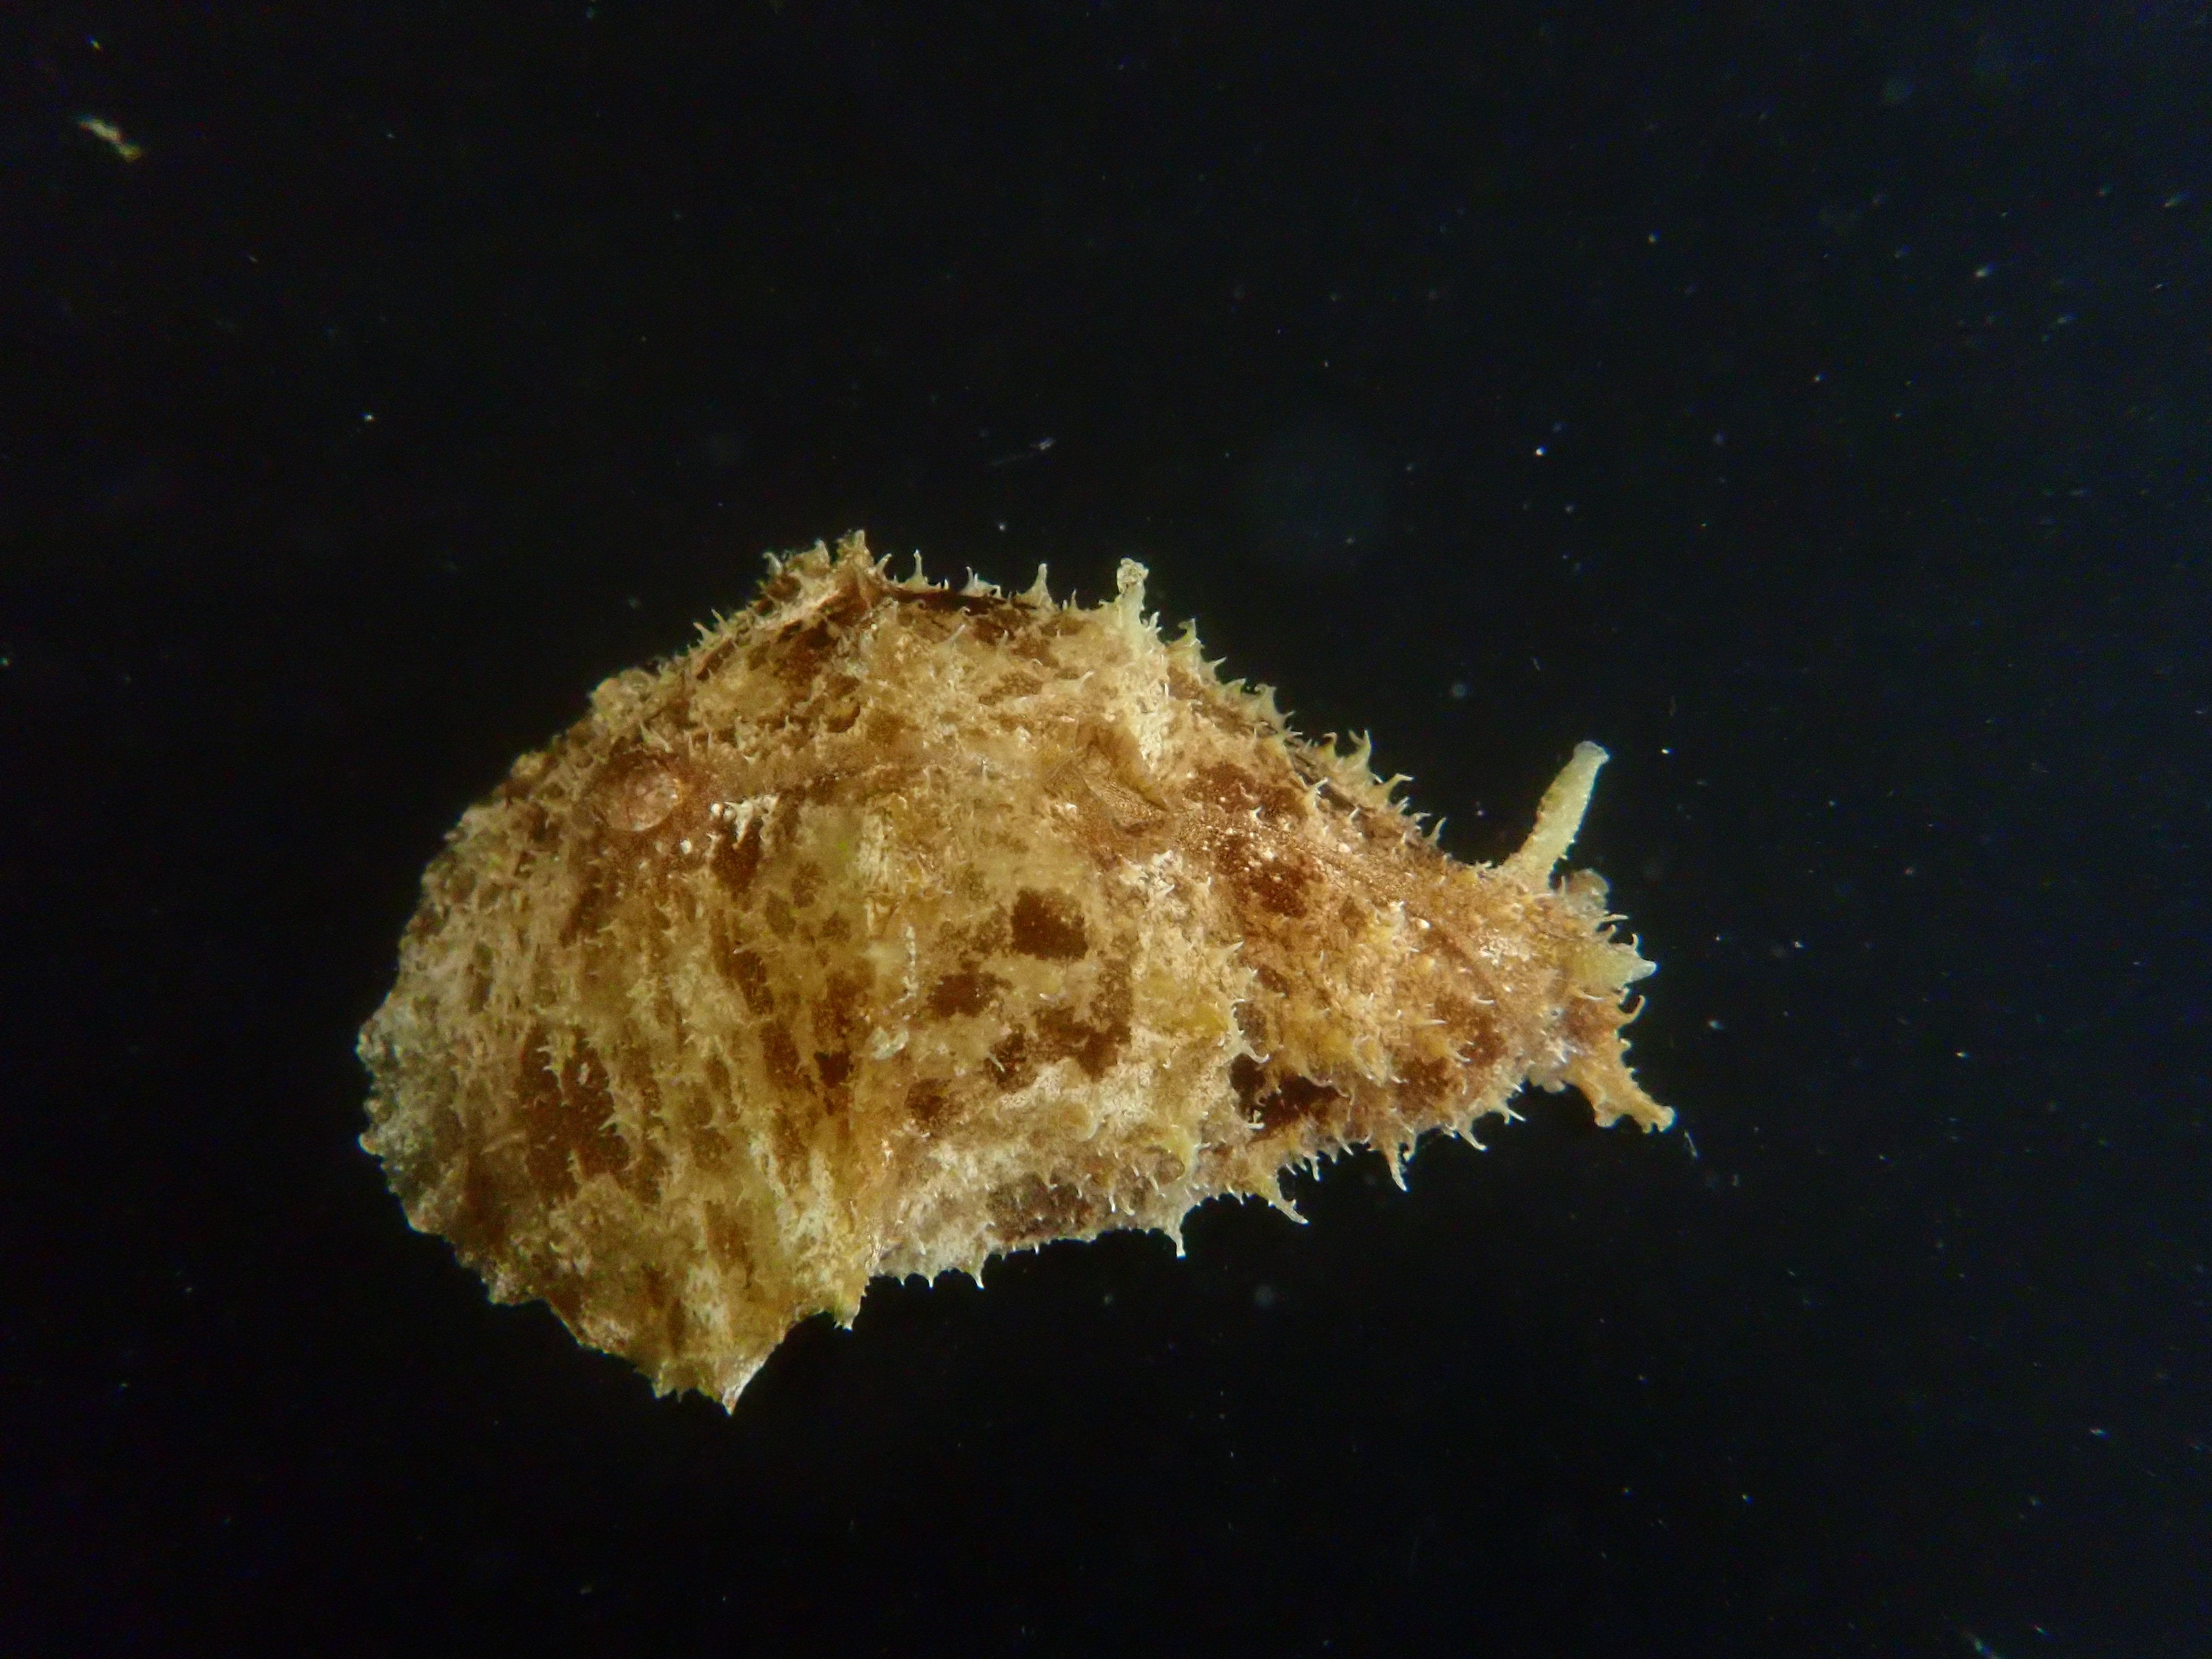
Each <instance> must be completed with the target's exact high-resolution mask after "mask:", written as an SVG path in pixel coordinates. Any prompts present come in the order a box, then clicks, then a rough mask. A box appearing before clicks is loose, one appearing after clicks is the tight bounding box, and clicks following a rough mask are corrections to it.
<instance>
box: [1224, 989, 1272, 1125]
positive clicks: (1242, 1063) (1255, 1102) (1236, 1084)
mask: <svg viewBox="0 0 2212 1659" xmlns="http://www.w3.org/2000/svg"><path fill="white" fill-rule="evenodd" d="M1238 1012H1243V1011H1242V1010H1241V1009H1240V1010H1239V1011H1238ZM1266 1081H1267V1067H1266V1066H1262V1065H1261V1063H1260V1062H1259V1061H1258V1060H1255V1059H1253V1058H1252V1056H1251V1055H1249V1054H1239V1055H1237V1058H1236V1059H1234V1060H1231V1061H1230V1062H1229V1086H1230V1087H1231V1089H1233V1090H1235V1091H1237V1104H1238V1105H1239V1106H1241V1107H1243V1109H1244V1115H1245V1116H1246V1117H1248V1118H1249V1117H1250V1116H1252V1115H1254V1113H1255V1111H1257V1109H1258V1107H1259V1100H1260V1085H1261V1084H1263V1083H1265V1082H1266Z"/></svg>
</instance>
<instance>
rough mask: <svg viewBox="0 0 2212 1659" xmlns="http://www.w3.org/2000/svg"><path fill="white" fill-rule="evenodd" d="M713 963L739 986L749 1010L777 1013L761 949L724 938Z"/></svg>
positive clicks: (757, 1012) (724, 976)
mask: <svg viewBox="0 0 2212 1659" xmlns="http://www.w3.org/2000/svg"><path fill="white" fill-rule="evenodd" d="M714 965H715V966H716V967H717V968H719V969H721V970H722V977H723V978H725V979H726V980H727V981H729V982H730V983H731V984H732V985H734V986H736V987H738V994H740V995H742V996H743V997H744V1000H745V1006H746V1007H747V1008H748V1009H750V1010H751V1012H754V1013H756V1014H770V1013H774V1012H775V993H774V992H773V991H771V990H770V989H769V982H768V964H767V963H765V962H763V961H762V960H761V954H760V952H759V951H755V950H753V949H751V948H750V946H748V945H738V944H736V943H734V942H729V941H725V942H723V943H722V945H720V948H719V949H717V950H716V951H715V953H714Z"/></svg>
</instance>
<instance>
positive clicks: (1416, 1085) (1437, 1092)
mask: <svg viewBox="0 0 2212 1659" xmlns="http://www.w3.org/2000/svg"><path fill="white" fill-rule="evenodd" d="M1457 1075H1458V1073H1457V1071H1456V1069H1455V1067H1453V1066H1450V1065H1449V1064H1448V1063H1447V1062H1445V1061H1443V1060H1400V1061H1399V1062H1398V1065H1397V1080H1398V1097H1399V1100H1400V1101H1401V1103H1402V1104H1403V1105H1404V1106H1405V1107H1406V1108H1407V1109H1408V1110H1410V1111H1413V1112H1416V1113H1433V1112H1437V1111H1439V1110H1441V1109H1443V1107H1444V1106H1445V1105H1446V1104H1447V1103H1449V1100H1450V1099H1451V1095H1452V1083H1453V1080H1454V1079H1455V1077H1456V1076H1457Z"/></svg>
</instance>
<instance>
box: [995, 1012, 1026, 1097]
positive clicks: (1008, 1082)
mask: <svg viewBox="0 0 2212 1659" xmlns="http://www.w3.org/2000/svg"><path fill="white" fill-rule="evenodd" d="M1036 1069H1037V1062H1036V1055H1035V1054H1031V1053H1030V1037H1029V1033H1028V1032H1027V1031H1025V1030H1021V1029H1020V1028H1019V1027H1017V1028H1016V1029H1014V1030H1011V1031H1009V1032H1007V1033H1006V1036H1003V1037H1000V1039H999V1040H998V1042H994V1043H993V1044H992V1045H991V1080H992V1081H993V1082H994V1083H996V1084H997V1085H999V1087H1000V1090H1001V1091H1012V1090H1015V1089H1020V1088H1025V1087H1027V1086H1028V1085H1029V1082H1030V1079H1032V1078H1034V1077H1035V1076H1036Z"/></svg>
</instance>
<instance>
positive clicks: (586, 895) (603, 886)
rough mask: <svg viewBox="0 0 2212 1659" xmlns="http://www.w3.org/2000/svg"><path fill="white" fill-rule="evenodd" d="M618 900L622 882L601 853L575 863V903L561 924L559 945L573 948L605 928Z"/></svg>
mask: <svg viewBox="0 0 2212 1659" xmlns="http://www.w3.org/2000/svg"><path fill="white" fill-rule="evenodd" d="M621 900H622V878H621V876H620V875H619V873H618V872H617V871H616V870H615V869H614V868H613V867H612V866H611V861H610V860H608V858H607V857H606V856H605V854H604V853H600V852H596V851H595V852H592V853H590V854H586V855H585V856H584V857H583V858H580V859H579V860H577V872H576V902H575V903H574V904H573V905H571V906H570V907H569V908H568V917H567V919H566V920H565V921H562V924H561V943H562V944H563V945H574V943H575V942H576V941H577V940H578V939H587V938H589V937H590V936H591V935H592V934H593V933H598V932H599V930H600V929H601V928H602V927H605V926H606V925H607V922H608V920H609V919H610V918H611V917H612V916H613V915H614V913H615V907H616V906H617V904H618V903H620V902H621Z"/></svg>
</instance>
